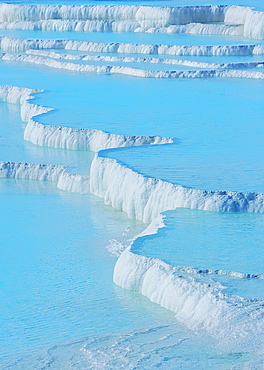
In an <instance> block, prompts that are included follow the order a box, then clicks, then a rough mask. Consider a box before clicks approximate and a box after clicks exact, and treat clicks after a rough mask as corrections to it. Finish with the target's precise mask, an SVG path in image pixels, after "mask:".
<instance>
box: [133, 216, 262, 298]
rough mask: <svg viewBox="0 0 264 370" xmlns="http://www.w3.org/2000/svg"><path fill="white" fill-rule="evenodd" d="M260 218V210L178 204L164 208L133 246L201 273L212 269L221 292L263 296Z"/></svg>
mask: <svg viewBox="0 0 264 370" xmlns="http://www.w3.org/2000/svg"><path fill="white" fill-rule="evenodd" d="M263 222H264V218H263V215H262V214H250V213H218V212H203V211H196V210H188V209H177V210H176V211H168V212H166V213H165V219H164V223H165V227H164V228H161V229H160V230H159V231H158V234H154V235H151V236H146V237H143V238H139V239H138V240H137V241H135V242H134V245H133V248H132V251H133V252H134V253H137V254H140V255H143V256H147V257H153V258H158V259H162V260H163V261H165V262H167V263H169V264H170V265H173V266H186V267H191V268H193V269H195V270H197V271H199V272H200V274H201V275H203V274H205V275H206V274H207V273H208V270H209V271H210V270H211V272H210V274H209V275H210V276H213V278H214V279H215V280H216V281H221V283H222V284H223V285H224V286H226V287H227V288H228V289H227V290H225V292H228V293H229V294H235V295H239V296H243V297H246V298H262V299H263V298H264V280H263V278H260V279H259V278H258V276H259V275H261V274H263V240H264V235H263V229H264V228H263ZM221 271H223V272H221ZM252 275H253V278H252V279H250V278H249V276H252Z"/></svg>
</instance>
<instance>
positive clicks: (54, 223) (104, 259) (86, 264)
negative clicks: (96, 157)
mask: <svg viewBox="0 0 264 370" xmlns="http://www.w3.org/2000/svg"><path fill="white" fill-rule="evenodd" d="M12 2H13V3H14V2H15V3H21V2H20V1H12ZM27 3H29V2H27ZM30 3H35V2H30ZM36 3H38V2H36ZM52 3H53V2H52ZM63 3H68V4H71V3H72V2H70V1H63ZM74 3H75V4H82V3H86V2H84V1H75V2H74ZM96 3H97V4H98V3H100V4H103V3H106V2H96ZM115 3H122V4H123V3H126V4H129V2H115ZM130 3H131V2H130ZM137 3H141V2H137ZM193 3H194V4H195V5H197V2H188V5H191V4H193ZM203 3H207V2H205V1H202V0H201V1H200V2H199V4H203ZM210 3H211V4H217V3H218V2H216V1H215V0H213V1H211V2H210ZM225 3H228V2H227V1H226V2H225ZM231 3H232V4H236V3H239V4H243V3H245V4H248V1H244V2H243V1H241V2H237V1H232V2H231ZM145 4H154V5H158V4H159V5H160V4H161V5H186V4H187V1H181V2H178V1H177V2H168V1H164V2H154V3H153V2H145ZM254 4H256V5H258V6H259V7H260V6H262V7H263V5H262V2H259V1H255V2H254ZM250 5H253V3H251V4H250ZM0 35H9V36H11V37H16V38H56V39H57V38H67V39H78V40H79V39H80V40H89V41H95V42H129V43H155V44H156V43H166V44H182V45H233V44H241V43H243V44H244V43H254V44H258V43H263V42H262V41H259V40H249V39H245V38H243V37H220V36H216V37H215V36H192V35H155V34H133V33H131V34H129V33H123V34H122V33H120V34H119V33H109V34H108V33H93V34H89V33H86V34H85V33H84V34H82V33H79V32H76V33H74V32H63V33H62V32H56V33H52V32H39V31H37V32H35V31H11V30H9V31H4V30H1V31H0ZM55 51H58V52H63V51H60V50H55ZM66 52H67V53H70V51H66ZM80 54H84V52H80ZM99 54H101V55H102V53H99ZM109 55H115V54H109ZM124 55H125V54H123V56H124ZM118 56H119V54H118ZM120 56H122V54H120ZM139 56H141V57H142V55H139ZM145 56H147V55H145ZM159 57H162V56H159ZM165 57H167V56H165ZM174 58H176V59H189V60H197V61H205V62H207V61H208V62H229V61H230V62H243V61H255V60H258V61H262V60H263V58H262V56H254V57H249V56H245V57H239V56H237V57H230V58H229V57H188V56H185V57H174ZM91 64H93V63H91ZM107 64H108V63H107ZM126 65H129V64H126ZM130 66H131V65H130ZM133 66H135V67H137V68H148V69H154V70H155V69H159V70H167V69H184V70H186V69H191V68H187V67H178V66H164V65H162V66H158V65H156V64H151V65H148V64H147V65H144V66H143V67H142V66H141V64H139V63H138V64H136V63H135V64H133ZM0 77H1V84H3V85H4V84H8V85H16V86H22V87H29V88H40V89H44V90H45V92H43V93H41V94H37V95H36V97H35V98H34V99H33V102H36V103H38V104H42V105H45V106H49V107H52V108H54V109H55V110H54V111H53V112H49V113H48V114H46V115H43V116H41V117H40V118H39V121H40V122H42V123H45V124H48V125H63V126H67V127H76V128H97V129H102V130H105V131H107V132H112V133H117V134H130V135H161V136H172V137H173V138H175V143H174V144H172V145H164V146H153V147H139V148H125V149H115V150H111V151H105V152H103V153H102V155H105V156H108V157H111V158H116V159H117V160H118V161H120V162H122V163H124V164H126V165H127V166H129V167H130V168H133V169H135V170H136V171H138V172H140V173H143V174H144V175H147V176H151V177H155V178H161V179H164V180H166V181H170V182H173V183H177V184H181V185H184V186H187V187H194V188H198V189H208V190H235V191H259V192H263V191H264V189H263V183H264V182H263V180H264V178H263V156H264V152H263V145H262V137H263V134H264V132H263V97H264V94H263V93H264V90H263V82H262V80H257V79H256V80H253V79H252V80H246V79H185V80H166V79H165V80H162V79H142V78H134V77H130V76H121V75H120V76H119V75H115V76H109V75H103V74H102V75H94V74H88V73H87V74H84V73H76V72H70V71H63V70H56V69H51V68H49V67H44V66H37V65H33V64H23V63H17V62H3V61H0ZM19 114H20V108H19V107H18V106H16V105H12V104H5V103H1V104H0V135H1V137H0V160H3V161H17V162H32V163H52V164H63V165H67V166H70V167H71V170H70V171H72V172H78V173H85V174H87V173H88V172H89V165H90V162H91V160H92V157H93V154H92V153H90V152H84V151H80V152H76V151H73V150H70V151H67V150H61V149H53V148H47V147H38V146H35V145H33V144H32V143H29V142H25V141H23V129H24V126H25V124H24V123H22V122H21V120H20V117H19ZM0 197H1V240H0V245H1V270H0V288H1V297H2V299H1V305H0V314H1V319H0V320H1V334H0V347H1V350H2V351H1V352H2V354H1V356H2V357H0V368H3V369H7V368H11V369H20V368H21V369H22V368H28V369H31V368H32V369H34V368H36V369H40V368H43V369H46V368H53V369H64V368H65V369H66V368H70V367H75V368H76V369H78V370H79V369H88V368H91V369H94V368H98V369H106V368H107V369H115V368H126V369H128V368H131V369H132V368H135V369H148V368H155V367H159V368H162V369H175V368H179V369H180V368H182V369H186V370H187V369H198V368H199V369H208V368H214V369H231V368H234V369H242V368H245V369H246V368H247V367H246V366H247V361H249V362H250V363H251V364H252V366H253V367H252V368H253V369H261V362H258V357H257V356H256V355H255V354H253V355H251V354H248V353H246V352H245V351H244V352H241V353H229V352H222V351H221V349H219V348H218V347H217V346H216V345H215V343H213V344H212V343H210V339H208V337H207V336H206V335H205V334H204V333H202V334H200V333H194V332H192V331H189V330H187V329H186V328H184V327H182V326H181V325H180V324H178V323H177V322H176V320H175V319H174V315H173V313H172V312H170V311H167V310H165V309H163V308H161V307H160V306H158V305H155V304H152V303H151V302H150V301H148V300H147V299H146V298H144V297H142V296H141V295H140V294H137V293H135V292H130V291H125V290H123V289H121V288H119V287H117V286H115V285H114V284H113V283H112V273H113V268H114V264H115V262H116V257H113V256H111V253H110V252H109V251H108V250H107V248H106V246H108V245H109V244H110V245H112V244H115V243H116V242H115V241H114V242H109V241H111V240H113V239H114V240H117V244H118V243H123V244H126V245H127V244H128V243H129V242H128V241H127V239H129V238H132V237H133V236H135V235H136V234H138V233H139V232H141V231H142V230H143V229H144V228H145V226H146V225H143V224H142V223H140V222H138V221H135V220H129V219H128V218H127V217H126V215H125V214H124V213H122V212H118V211H115V210H113V209H112V208H110V207H107V206H105V205H104V204H103V202H102V201H101V200H100V199H98V198H96V197H94V196H91V195H78V194H68V193H66V192H63V191H60V190H58V189H57V188H56V186H55V184H52V183H41V182H38V181H26V180H25V181H22V180H5V179H1V180H0ZM166 222H167V224H168V227H167V228H163V229H161V230H159V233H158V234H157V235H154V236H148V237H144V238H143V239H142V238H141V239H138V240H137V241H136V243H135V245H134V247H133V248H134V249H135V251H136V252H137V253H139V254H142V255H144V256H148V257H155V258H159V259H161V260H165V261H167V262H168V263H169V264H172V265H177V266H187V267H193V268H197V269H213V270H219V269H222V270H225V271H231V272H239V273H244V274H263V252H262V250H263V247H262V246H263V217H262V215H255V214H251V215H250V214H228V215H227V214H218V213H211V212H210V213H207V212H201V211H200V212H198V211H190V210H176V211H173V212H170V213H167V221H166ZM175 246H177V248H175ZM210 278H212V279H214V280H215V281H216V282H217V281H218V282H220V283H221V284H223V285H224V286H225V287H226V289H225V290H224V291H225V293H227V294H230V295H239V296H241V297H246V298H253V299H254V298H256V299H259V298H263V280H261V279H242V278H237V277H233V276H229V275H217V274H212V275H211V276H210ZM255 356H256V357H255ZM244 363H245V364H246V365H245V367H243V366H244V365H243V364H244ZM262 364H263V363H262ZM122 366H123V367H122ZM249 366H250V365H249Z"/></svg>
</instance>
